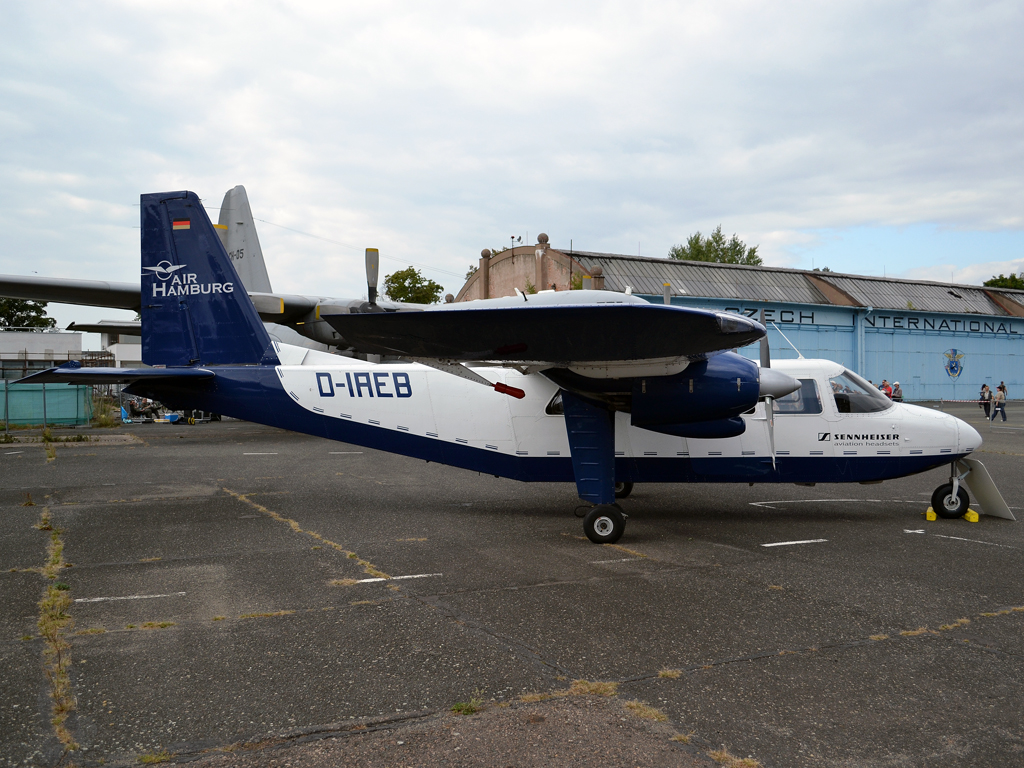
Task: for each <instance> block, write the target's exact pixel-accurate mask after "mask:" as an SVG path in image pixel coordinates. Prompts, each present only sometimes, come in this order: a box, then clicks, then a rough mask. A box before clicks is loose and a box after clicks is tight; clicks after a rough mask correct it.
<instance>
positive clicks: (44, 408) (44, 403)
mask: <svg viewBox="0 0 1024 768" xmlns="http://www.w3.org/2000/svg"><path fill="white" fill-rule="evenodd" d="M43 429H46V385H45V384H43Z"/></svg>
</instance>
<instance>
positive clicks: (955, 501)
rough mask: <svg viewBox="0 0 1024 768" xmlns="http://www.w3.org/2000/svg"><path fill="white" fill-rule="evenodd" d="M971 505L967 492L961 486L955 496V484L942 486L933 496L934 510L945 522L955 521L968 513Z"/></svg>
mask: <svg viewBox="0 0 1024 768" xmlns="http://www.w3.org/2000/svg"><path fill="white" fill-rule="evenodd" d="M970 503H971V499H970V497H969V496H968V495H967V491H965V490H964V487H963V486H962V485H961V486H960V489H959V490H958V491H957V493H956V496H955V497H954V496H953V484H952V483H946V484H945V485H940V486H939V487H938V488H936V489H935V493H933V494H932V509H934V510H935V514H936V515H938V516H939V517H941V518H943V519H944V520H955V519H956V518H958V517H963V516H964V515H965V514H966V513H967V507H968V505H969V504H970Z"/></svg>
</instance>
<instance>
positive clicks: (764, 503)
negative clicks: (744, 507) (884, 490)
mask: <svg viewBox="0 0 1024 768" xmlns="http://www.w3.org/2000/svg"><path fill="white" fill-rule="evenodd" d="M823 501H833V502H835V501H864V499H779V500H777V501H752V502H750V506H752V507H768V508H769V509H771V506H770V505H771V504H820V503H821V502H823Z"/></svg>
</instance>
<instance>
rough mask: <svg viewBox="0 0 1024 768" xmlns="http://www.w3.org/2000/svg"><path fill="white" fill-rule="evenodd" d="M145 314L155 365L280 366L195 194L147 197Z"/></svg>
mask: <svg viewBox="0 0 1024 768" xmlns="http://www.w3.org/2000/svg"><path fill="white" fill-rule="evenodd" d="M229 195H230V193H229ZM246 208H248V205H246ZM140 314H141V317H142V361H143V362H144V363H146V364H147V365H152V366H189V365H255V364H260V363H262V364H269V365H274V364H277V355H276V353H275V352H274V348H273V345H272V342H271V339H270V336H269V335H268V334H267V331H266V329H265V328H264V327H263V323H262V321H261V320H260V317H259V315H258V314H257V313H256V309H255V307H254V306H253V303H252V301H251V300H250V299H249V297H248V295H247V294H246V292H245V289H244V287H243V286H242V283H241V280H240V278H239V276H238V272H237V270H236V269H235V267H234V266H233V265H232V262H231V259H230V258H229V256H228V253H227V250H226V249H225V248H224V245H223V243H222V242H221V239H220V237H219V236H218V234H217V230H216V229H215V228H214V226H213V223H212V222H211V221H210V218H209V216H207V214H206V211H205V210H204V209H203V206H202V204H201V203H200V201H199V198H198V197H197V196H196V194H195V193H194V192H164V193H158V194H146V195H142V307H141V312H140Z"/></svg>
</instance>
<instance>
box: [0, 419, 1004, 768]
mask: <svg viewBox="0 0 1024 768" xmlns="http://www.w3.org/2000/svg"><path fill="white" fill-rule="evenodd" d="M958 415H961V414H959V413H958ZM963 415H964V416H966V417H968V418H969V419H972V420H975V417H974V416H973V413H971V412H970V411H965V412H964V414H963ZM980 428H981V429H982V430H983V435H984V436H985V440H986V443H985V445H984V446H983V452H981V453H979V454H978V455H977V457H978V458H980V459H981V460H982V461H984V462H985V463H986V465H987V466H988V468H989V470H990V472H991V473H992V475H993V477H994V478H995V480H996V482H997V483H998V484H999V486H1000V488H1001V490H1002V492H1003V495H1004V497H1005V498H1006V500H1007V502H1008V503H1009V504H1010V506H1011V507H1014V508H1015V510H1014V511H1015V513H1016V514H1017V515H1018V517H1020V518H1022V519H1024V510H1022V509H1020V500H1021V499H1022V498H1024V495H1022V492H1024V473H1022V472H1021V471H1020V470H1021V467H1022V461H1024V456H1022V455H1021V454H1024V450H1021V449H1019V448H1018V447H1017V446H1018V444H1019V437H1018V435H1019V433H1018V432H1014V431H1005V430H1004V431H1000V430H998V429H995V430H993V431H991V432H990V431H988V429H989V427H988V426H987V425H986V426H983V427H980ZM119 431H124V432H129V431H130V433H131V434H133V435H135V436H136V437H138V438H140V439H138V440H136V441H133V442H123V441H122V442H110V443H104V444H90V443H82V444H74V445H59V446H58V447H57V458H56V460H55V461H52V462H47V461H46V457H45V454H44V453H43V449H42V447H37V446H32V445H17V446H15V448H13V449H11V450H12V452H11V453H6V452H0V468H2V469H0V478H2V479H0V513H2V515H3V536H2V537H0V599H2V601H3V605H4V606H5V608H4V611H3V612H2V613H0V629H2V632H0V649H2V650H0V665H2V666H0V668H2V674H0V690H2V695H0V702H3V703H2V705H0V765H8V766H21V765H55V764H57V762H58V761H59V760H60V758H61V749H60V745H59V743H58V742H57V739H56V738H55V736H54V735H53V731H52V728H51V727H50V726H49V717H50V714H49V707H50V703H49V699H48V693H47V688H46V680H45V678H44V675H43V672H42V661H41V659H42V644H41V643H42V641H41V640H40V639H39V638H38V630H37V629H36V627H35V622H36V619H37V618H38V608H37V605H36V603H37V602H38V600H39V598H40V596H41V594H42V590H43V588H44V580H43V578H42V576H41V575H40V574H39V573H37V572H34V571H32V570H30V569H32V568H38V567H39V566H40V565H41V564H42V563H43V561H44V559H45V547H46V541H47V538H46V536H45V535H44V534H43V533H41V532H40V531H38V530H36V529H35V528H33V525H34V524H35V523H36V522H37V521H38V519H39V514H40V511H41V510H42V509H44V508H45V509H48V510H49V511H50V515H51V518H52V520H53V523H54V525H56V526H58V527H59V528H60V529H61V530H62V536H63V540H64V543H65V550H64V558H65V560H66V561H67V562H68V563H70V564H71V567H69V568H66V569H65V571H64V575H63V576H62V578H63V580H64V581H65V582H66V583H67V584H68V585H69V587H70V594H71V597H72V599H73V601H75V602H73V603H72V606H73V607H72V609H71V613H72V616H73V618H74V621H75V626H74V630H73V634H72V635H71V637H70V641H71V643H72V658H73V669H72V673H71V681H72V690H73V693H74V695H75V697H76V700H77V707H76V709H75V711H74V712H73V713H72V715H71V717H70V718H69V719H68V722H67V725H68V727H69V728H70V730H71V732H72V733H73V735H74V737H75V739H76V741H77V742H78V743H79V744H80V745H81V747H82V749H81V751H79V752H76V753H75V754H74V756H73V760H74V761H75V763H77V764H79V765H92V764H99V762H100V761H103V762H104V763H105V764H107V765H110V764H115V765H116V764H129V763H137V762H138V760H139V758H140V756H143V755H159V754H161V753H162V752H165V751H166V752H167V753H168V755H174V756H175V757H174V758H173V759H174V760H189V759H194V758H196V757H198V756H201V755H203V754H204V750H218V749H224V748H226V747H231V746H232V745H239V744H273V745H274V748H275V749H277V750H280V749H292V750H295V751H292V752H289V753H288V754H290V755H291V756H292V759H293V764H296V763H295V762H294V760H295V759H298V758H299V755H300V753H299V752H298V751H297V750H299V749H301V748H302V746H301V744H302V743H303V740H308V739H309V738H310V737H311V735H313V734H317V735H318V738H323V737H324V736H337V737H338V739H337V740H338V741H343V740H344V738H349V737H351V735H352V734H353V733H356V732H362V731H366V732H367V733H369V732H371V731H372V732H373V733H374V734H379V736H377V737H375V738H378V740H379V744H378V746H379V747H380V750H382V751H377V752H374V753H373V754H374V757H373V760H376V761H380V760H381V759H399V758H401V759H403V760H405V759H406V757H403V756H402V755H406V754H407V753H394V754H392V753H391V752H389V751H388V744H392V745H394V744H395V743H396V742H395V741H394V739H392V738H391V735H389V734H392V730H394V729H399V728H403V727H410V726H409V725H408V724H409V723H437V727H438V728H441V727H444V726H443V724H444V723H450V720H451V717H452V716H451V715H448V714H445V713H446V712H447V711H448V709H449V708H450V707H451V706H452V705H453V704H454V703H456V702H466V701H469V700H471V699H480V700H481V701H482V702H485V703H487V704H489V706H490V707H491V711H492V713H494V714H493V715H492V717H494V718H495V720H494V722H495V724H496V725H495V728H498V725H497V724H498V723H500V722H504V721H501V720H500V717H504V715H503V714H502V713H503V712H506V711H519V710H518V709H517V708H520V707H522V706H524V705H522V704H518V703H515V702H517V701H518V699H519V697H520V696H522V695H523V694H527V693H532V692H540V693H544V692H552V691H558V690H563V689H565V688H567V687H568V686H569V684H570V682H571V681H572V680H575V679H581V678H582V679H588V680H601V681H614V682H618V683H619V692H618V695H617V697H615V698H614V699H610V700H607V701H604V700H602V702H603V703H602V704H601V706H595V707H589V708H588V707H582V708H581V709H580V711H579V712H576V711H575V710H573V713H572V717H581V718H582V717H590V716H591V715H592V716H593V717H596V718H599V719H600V718H607V717H609V714H608V710H607V707H609V706H618V705H616V704H615V702H616V701H621V700H626V699H639V700H641V701H643V702H645V703H647V704H649V705H651V706H653V707H656V708H657V709H659V710H660V711H661V712H663V713H664V714H665V715H666V716H667V718H668V720H667V723H666V724H661V725H659V728H661V729H662V730H657V729H652V728H651V727H649V725H648V724H647V723H646V721H639V720H637V719H636V718H635V717H634V718H633V720H630V719H628V718H627V720H626V721H625V722H627V723H633V724H634V725H635V732H631V733H632V736H631V737H630V738H632V737H633V736H636V738H641V736H642V738H643V739H649V742H647V743H648V744H649V746H650V749H651V750H655V749H657V750H662V749H664V747H665V743H666V742H667V738H668V735H670V734H671V733H685V734H690V733H692V734H693V738H692V740H691V743H690V745H688V746H684V745H679V746H678V747H675V746H673V747H672V749H674V750H677V751H676V752H672V754H674V755H676V757H677V758H678V759H679V760H680V761H693V762H692V764H694V765H697V764H705V763H707V764H710V763H709V762H708V758H707V757H706V755H707V753H708V752H710V751H711V750H714V749H718V748H721V747H723V746H725V747H726V748H727V749H728V750H730V752H732V753H733V754H736V755H740V756H747V755H751V756H753V757H754V758H756V759H757V760H758V761H760V763H761V764H762V765H764V766H822V765H835V766H848V765H852V764H856V765H878V766H890V765H892V766H902V765H943V766H946V765H951V766H952V765H964V766H968V765H971V766H977V765H1004V764H1010V763H1016V762H1020V761H1021V760H1024V726H1022V725H1021V714H1022V711H1021V710H1022V704H1021V702H1022V701H1024V696H1022V693H1024V691H1022V682H1024V681H1022V676H1024V639H1022V638H1024V632H1022V629H1024V576H1022V573H1024V526H1022V525H1021V524H1019V523H1011V522H1008V521H1003V520H998V519H992V518H986V517H982V520H981V522H980V523H977V524H971V523H967V522H966V521H962V520H956V521H942V520H940V521H936V522H930V523H929V522H925V520H924V517H923V514H922V513H923V511H924V509H925V508H926V507H927V506H928V497H929V496H930V493H931V491H932V490H933V489H934V488H935V487H936V486H937V485H939V484H940V483H941V482H943V481H944V479H945V472H944V471H943V470H936V471H933V472H931V473H928V474H927V475H922V476H917V477H912V478H906V479H903V480H898V481H892V482H887V483H885V484H884V485H881V486H824V485H819V486H817V487H815V488H797V487H793V486H754V487H747V486H726V485H706V486H670V485H663V486H646V487H645V486H638V487H637V488H636V490H635V491H634V494H633V496H631V497H630V498H629V499H627V500H625V501H624V502H623V507H624V508H625V510H626V511H627V512H628V513H629V515H630V519H629V523H628V525H627V529H626V535H625V536H624V538H623V539H622V540H621V542H620V545H621V546H608V547H597V546H594V545H592V544H590V543H589V542H587V541H586V540H585V539H584V538H583V536H582V530H581V523H580V521H579V520H577V519H575V518H574V517H573V516H572V510H573V509H574V507H575V506H576V505H577V500H576V495H575V490H574V488H573V487H572V486H570V485H563V484H556V485H547V484H535V485H527V484H520V483H515V482H513V481H508V480H499V479H495V478H492V477H489V476H480V475H477V474H475V473H469V472H465V471H461V470H455V469H450V468H446V467H440V466H438V465H436V464H425V463H424V462H422V461H414V460H411V459H405V458H402V457H396V456H389V455H387V454H382V453H378V452H375V451H369V450H364V449H361V448H358V447H350V446H344V445H340V444H338V443H330V442H328V441H325V440H320V439H317V438H311V437H304V436H300V435H294V434H289V433H284V432H281V431H278V430H273V429H269V428H265V427H259V426H255V425H251V424H246V423H242V422H236V421H225V422H223V423H219V424H217V423H214V424H204V425H199V426H195V427H171V426H163V425H137V426H135V427H131V428H128V427H126V428H123V429H122V430H119ZM5 448H7V446H5ZM15 450H18V451H21V452H20V453H14V452H13V451H15ZM332 451H333V452H338V451H351V452H348V453H332ZM26 494H31V498H32V500H33V501H34V502H35V503H36V505H37V506H34V507H29V506H22V504H23V503H24V502H25V501H26V498H27V497H26ZM764 502H768V504H764ZM916 531H923V532H920V533H919V532H916ZM817 540H823V541H817ZM787 541H810V542H813V543H808V544H800V545H791V546H780V547H772V548H766V547H764V546H763V544H766V543H778V542H787ZM993 545H998V546H993ZM375 574H386V575H387V576H390V577H393V578H391V579H385V580H383V581H381V580H376V579H379V577H378V576H375ZM402 577H406V578H402ZM409 577H415V578H409ZM1017 609H1019V610H1017ZM963 619H967V620H968V621H966V622H964V621H961V620H963ZM147 625H148V626H147ZM26 638H27V639H26ZM664 670H669V672H668V673H666V674H667V675H668V676H662V675H660V674H659V673H661V672H663V671H664ZM564 701H565V700H564V699H556V700H553V703H541V704H538V705H531V706H538V707H541V708H543V707H544V706H549V707H554V708H558V707H563V706H566V705H565V704H564ZM559 702H563V703H559ZM508 703H513V706H512V707H510V708H509V709H508V710H505V709H504V708H501V707H499V705H500V704H508ZM531 711H532V710H531ZM581 713H582V714H581ZM626 714H628V713H625V712H624V716H625V715H626ZM475 717H481V716H475ZM482 717H484V718H486V717H487V713H484V715H483V716H482ZM567 717H569V716H568V715H567ZM631 717H632V716H631ZM570 719H571V718H570ZM482 722H487V721H486V719H485V720H484V721H482ZM595 722H596V721H595ZM403 724H404V725H403ZM549 724H550V723H549ZM417 727H419V726H417ZM423 727H426V726H423ZM545 727H547V726H545ZM396 732H397V731H396ZM496 732H497V731H496ZM502 732H504V731H502ZM514 732H515V729H514V728H511V726H509V729H508V733H509V734H510V735H509V737H508V738H510V739H513V738H514V735H513V734H514ZM524 732H525V731H524ZM638 734H639V735H638ZM360 738H368V736H366V737H360ZM552 738H557V737H556V736H554V735H553V736H552ZM389 739H391V741H390V742H389V741H388V740H389ZM423 741H424V743H428V742H430V739H428V738H424V739H423ZM641 741H642V739H641ZM325 743H326V742H325ZM367 743H369V742H367ZM374 743H375V744H376V743H377V742H374ZM637 743H638V744H639V743H641V742H637ZM318 749H321V751H322V750H323V749H324V747H323V744H321V745H320V747H318ZM250 752H251V750H250ZM512 753H514V751H513V752H512ZM211 754H217V753H211ZM237 754H238V753H235V755H236V756H237ZM253 754H255V753H253ZM501 754H503V755H504V754H506V753H505V752H502V753H501ZM524 754H525V753H524ZM609 754H611V753H610V752H609ZM637 754H639V753H637ZM651 754H654V752H653V751H652V752H651ZM659 754H660V753H659ZM389 755H391V757H388V756H389ZM268 759H269V758H268ZM367 759H368V760H369V759H370V758H367ZM410 759H411V758H410ZM462 759H468V758H467V757H466V755H463V758H462ZM271 762H272V761H271ZM298 764H301V760H300V761H299V763H298ZM353 764H355V763H353ZM366 764H371V763H370V762H367V763H366ZM378 764H379V762H378ZM423 764H430V763H428V762H423ZM466 764H475V763H469V762H467V763H466ZM523 764H533V763H523ZM537 764H542V763H537ZM591 764H601V763H591ZM608 764H613V763H608ZM614 764H617V763H614ZM680 764H686V765H689V764H691V763H690V762H680Z"/></svg>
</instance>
